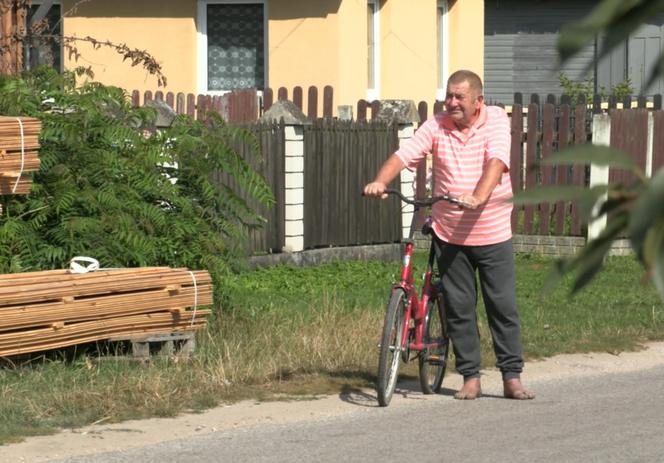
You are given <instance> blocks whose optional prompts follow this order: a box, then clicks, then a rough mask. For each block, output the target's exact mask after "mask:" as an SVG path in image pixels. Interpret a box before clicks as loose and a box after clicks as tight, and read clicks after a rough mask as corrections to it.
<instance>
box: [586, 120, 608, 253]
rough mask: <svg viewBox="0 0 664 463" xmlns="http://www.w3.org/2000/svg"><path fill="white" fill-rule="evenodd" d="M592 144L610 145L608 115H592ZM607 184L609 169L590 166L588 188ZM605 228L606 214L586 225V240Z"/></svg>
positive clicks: (597, 206)
mask: <svg viewBox="0 0 664 463" xmlns="http://www.w3.org/2000/svg"><path fill="white" fill-rule="evenodd" d="M592 143H593V145H597V146H609V145H610V143H611V117H610V116H609V115H608V114H595V115H593V134H592ZM608 183H609V167H608V166H598V165H597V164H591V165H590V188H593V187H594V186H597V185H607V184H608ZM605 199H606V196H604V197H602V198H600V201H598V202H597V204H596V205H595V207H594V208H593V215H594V214H595V213H596V212H597V210H598V208H599V205H600V204H601V203H602V202H603V201H604V200H605ZM605 228H606V214H603V215H602V216H600V217H598V218H597V219H595V220H593V221H591V222H589V223H588V240H589V241H590V240H592V239H595V238H597V237H598V236H599V235H600V234H601V233H602V231H603V230H604V229H605Z"/></svg>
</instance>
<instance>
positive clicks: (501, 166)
mask: <svg viewBox="0 0 664 463" xmlns="http://www.w3.org/2000/svg"><path fill="white" fill-rule="evenodd" d="M506 169H507V166H505V163H503V161H501V160H500V159H497V158H492V159H489V162H487V163H486V165H485V166H484V170H483V171H482V176H481V177H480V179H479V181H478V182H477V185H476V186H475V191H473V194H472V195H471V194H462V195H461V196H459V201H461V203H462V205H463V207H466V208H468V209H477V208H478V207H480V206H482V205H483V204H484V203H486V202H487V201H488V200H489V196H491V192H492V191H493V189H494V188H496V185H498V183H499V182H500V179H501V178H502V176H503V172H505V170H506Z"/></svg>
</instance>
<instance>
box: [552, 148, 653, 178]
mask: <svg viewBox="0 0 664 463" xmlns="http://www.w3.org/2000/svg"><path fill="white" fill-rule="evenodd" d="M540 164H542V165H552V166H559V165H588V164H595V165H598V166H610V167H614V168H616V169H625V170H629V171H632V172H634V173H636V174H640V173H641V171H640V169H639V168H638V166H637V165H636V163H635V162H634V160H633V159H632V158H631V157H630V156H629V155H628V154H626V153H624V152H623V151H621V150H619V149H616V148H611V147H608V146H598V145H590V144H588V145H576V146H574V147H572V148H568V149H566V150H563V151H559V152H558V153H556V154H554V155H552V156H549V157H547V158H545V159H543V160H542V161H540Z"/></svg>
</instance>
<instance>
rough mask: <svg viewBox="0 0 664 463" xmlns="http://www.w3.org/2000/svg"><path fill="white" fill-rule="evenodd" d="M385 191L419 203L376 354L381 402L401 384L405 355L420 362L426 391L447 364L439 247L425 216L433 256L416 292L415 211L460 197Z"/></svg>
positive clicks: (435, 388)
mask: <svg viewBox="0 0 664 463" xmlns="http://www.w3.org/2000/svg"><path fill="white" fill-rule="evenodd" d="M385 193H388V194H392V195H396V196H398V197H399V198H401V200H402V201H404V202H405V203H407V204H412V205H413V206H414V207H415V212H416V214H414V215H413V225H412V226H411V227H410V233H409V237H408V239H407V240H405V246H404V250H403V258H402V266H401V280H400V281H399V282H397V283H395V284H394V285H393V286H392V291H391V294H390V300H389V302H388V304H387V313H386V314H385V322H384V325H383V333H382V336H381V341H380V346H379V350H380V354H379V357H378V387H377V392H378V403H379V404H380V406H381V407H386V406H387V405H389V403H390V400H391V399H392V394H393V393H394V389H395V388H396V384H397V377H398V373H399V365H400V363H401V361H403V362H404V363H408V362H410V361H412V360H414V359H416V358H417V359H418V362H419V379H420V386H421V388H422V392H423V393H424V394H432V393H438V392H440V388H441V386H442V384H443V377H444V376H445V368H446V366H447V355H448V350H449V345H450V342H449V338H448V336H447V331H446V327H445V311H444V307H443V304H442V298H441V292H440V291H441V287H440V281H439V280H437V279H436V280H434V270H433V269H434V261H435V251H434V244H433V230H432V228H431V220H430V218H429V219H427V220H426V222H425V224H424V227H423V228H422V233H423V234H424V235H427V236H431V237H432V240H431V247H430V250H429V258H428V261H427V267H426V270H425V273H424V283H423V285H422V288H421V292H420V294H419V295H418V292H417V288H416V287H415V283H414V279H413V264H412V257H413V249H414V241H413V236H414V228H415V227H414V225H415V220H416V219H415V218H416V217H417V211H418V210H419V209H420V208H422V207H427V206H431V205H433V204H434V203H436V202H438V201H449V202H452V203H456V204H458V203H459V201H458V200H456V199H455V198H451V197H449V196H436V197H433V198H426V199H409V198H406V197H405V196H403V195H402V194H401V192H400V191H398V190H393V189H389V188H388V189H386V190H385Z"/></svg>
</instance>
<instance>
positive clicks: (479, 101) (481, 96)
mask: <svg viewBox="0 0 664 463" xmlns="http://www.w3.org/2000/svg"><path fill="white" fill-rule="evenodd" d="M477 102H478V103H483V102H484V95H479V96H478V97H477Z"/></svg>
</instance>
